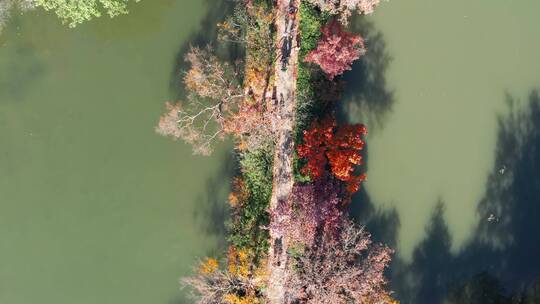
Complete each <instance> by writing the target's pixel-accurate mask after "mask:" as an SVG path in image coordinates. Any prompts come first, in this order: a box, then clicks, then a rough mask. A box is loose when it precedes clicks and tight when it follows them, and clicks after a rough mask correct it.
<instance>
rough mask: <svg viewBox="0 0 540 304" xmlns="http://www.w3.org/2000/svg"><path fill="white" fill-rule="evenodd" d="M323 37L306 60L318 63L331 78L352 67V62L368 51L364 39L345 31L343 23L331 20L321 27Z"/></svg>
mask: <svg viewBox="0 0 540 304" xmlns="http://www.w3.org/2000/svg"><path fill="white" fill-rule="evenodd" d="M321 31H322V37H321V40H319V43H318V44H317V48H316V49H315V50H313V51H311V52H310V53H309V54H308V55H307V56H306V58H305V59H304V60H305V61H306V62H312V63H316V64H318V65H319V66H320V67H321V69H322V70H323V71H324V72H325V73H326V75H327V76H328V78H329V79H330V80H332V79H334V77H336V76H337V75H341V74H343V72H345V71H347V70H350V69H351V64H352V63H353V61H355V60H356V59H358V58H360V57H361V56H362V55H364V54H365V53H366V48H365V45H364V39H363V38H362V37H361V36H360V35H357V34H353V33H349V32H345V31H344V30H343V27H342V26H341V24H340V23H339V22H337V21H335V20H334V21H331V22H329V23H328V24H327V25H325V26H323V27H322V28H321Z"/></svg>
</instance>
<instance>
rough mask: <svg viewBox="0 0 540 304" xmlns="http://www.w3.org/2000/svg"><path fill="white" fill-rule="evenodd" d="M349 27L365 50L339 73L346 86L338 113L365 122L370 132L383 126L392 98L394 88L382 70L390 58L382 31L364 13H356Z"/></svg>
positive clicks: (392, 104)
mask: <svg viewBox="0 0 540 304" xmlns="http://www.w3.org/2000/svg"><path fill="white" fill-rule="evenodd" d="M349 27H350V28H351V30H352V31H353V32H355V33H360V34H361V35H362V37H363V38H364V40H365V44H366V48H367V53H366V55H364V56H363V57H361V58H360V59H359V60H356V61H355V62H354V64H353V66H352V70H351V71H348V72H346V73H345V74H344V75H343V80H344V81H345V82H346V88H345V91H344V92H343V96H342V100H343V101H342V104H341V109H340V112H341V113H340V116H341V117H347V118H349V119H352V120H354V122H362V123H365V124H366V125H367V126H368V127H369V130H370V131H371V132H376V131H378V130H380V129H382V128H383V127H384V124H385V122H386V119H387V118H388V114H389V113H390V112H391V111H392V107H393V106H394V102H395V99H394V92H393V91H392V90H391V89H389V88H388V84H387V81H386V71H387V70H388V67H389V65H390V63H391V61H392V58H391V56H390V54H389V53H388V49H387V46H386V42H385V40H384V35H383V33H382V32H381V31H380V30H378V29H376V27H375V26H374V24H373V23H372V22H370V21H368V20H367V19H366V18H365V17H357V18H353V19H352V20H351V23H350V25H349ZM357 120H358V121H357Z"/></svg>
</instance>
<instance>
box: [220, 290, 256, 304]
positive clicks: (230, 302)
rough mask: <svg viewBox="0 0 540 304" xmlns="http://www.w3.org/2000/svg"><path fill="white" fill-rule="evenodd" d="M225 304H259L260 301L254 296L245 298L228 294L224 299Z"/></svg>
mask: <svg viewBox="0 0 540 304" xmlns="http://www.w3.org/2000/svg"><path fill="white" fill-rule="evenodd" d="M224 300H225V303H227V304H259V303H260V302H259V299H257V298H256V297H254V296H244V297H239V296H237V295H235V294H231V293H229V294H227V295H225V297H224Z"/></svg>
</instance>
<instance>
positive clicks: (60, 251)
mask: <svg viewBox="0 0 540 304" xmlns="http://www.w3.org/2000/svg"><path fill="white" fill-rule="evenodd" d="M216 3H218V4H216ZM222 3H223V1H219V2H214V1H200V0H182V1H173V0H144V1H142V2H141V3H139V4H138V5H134V6H132V7H131V8H130V10H131V12H130V14H129V15H126V16H122V17H119V18H116V19H113V20H109V19H107V18H102V19H98V20H94V21H92V22H90V23H87V24H84V25H81V26H79V27H77V28H76V29H74V30H73V29H68V28H66V27H64V26H61V25H60V24H59V22H58V20H57V19H56V18H55V17H54V16H51V15H50V14H44V13H42V12H32V13H28V14H26V15H24V16H22V17H16V18H14V19H12V21H11V23H10V24H9V26H8V27H7V28H6V29H5V32H4V34H3V35H2V36H1V37H0V143H1V147H2V148H1V150H0V227H1V228H2V229H1V230H0V260H1V261H2V266H1V267H0V303H10V304H27V303H32V302H40V303H44V304H49V303H51V304H52V303H54V304H64V303H66V304H67V303H77V304H86V303H88V304H95V303H103V304H107V303H115V304H116V303H131V304H138V303H140V304H147V303H164V304H165V303H166V304H180V303H190V302H189V301H185V299H184V295H183V293H182V292H181V291H180V290H179V285H178V284H177V281H178V278H179V277H180V276H182V275H186V274H189V273H190V268H191V267H192V265H194V264H195V263H196V261H197V259H198V258H201V257H203V256H206V255H212V254H214V253H216V252H218V251H217V248H218V247H219V246H220V244H221V241H222V231H223V226H222V224H221V223H222V221H223V216H224V214H223V213H224V210H223V205H221V204H222V202H223V201H224V200H225V196H226V192H227V188H228V184H229V175H230V167H229V164H230V161H229V160H230V149H229V148H228V147H226V146H225V145H224V146H222V147H220V148H218V149H217V151H216V152H215V153H214V154H213V156H212V157H209V158H206V157H194V156H192V155H191V150H190V147H188V146H186V145H184V144H181V143H174V142H171V141H169V140H168V139H165V138H160V137H158V136H157V135H155V134H154V132H153V127H154V125H155V124H156V122H157V119H158V116H159V115H160V113H161V112H162V110H163V102H164V101H166V100H173V99H175V98H177V96H181V95H182V93H183V92H182V91H181V89H180V86H179V79H180V77H179V70H180V69H181V68H182V66H183V65H182V55H183V53H184V52H185V50H186V48H187V47H188V46H189V44H190V43H194V44H198V43H199V44H200V43H203V42H205V41H207V40H211V39H212V37H213V35H214V33H213V28H214V27H215V24H216V23H217V22H218V21H219V20H220V19H221V16H222V15H223V14H224V12H225V9H223V4H222ZM209 4H212V5H209ZM539 10H540V2H538V1H534V0H521V1H512V2H510V1H502V0H494V1H487V0H484V1H466V0H458V1H442V0H434V1H427V0H409V1H390V2H385V3H383V5H381V7H380V8H379V10H378V11H377V12H376V13H375V14H374V15H373V16H371V17H369V18H363V19H359V20H356V21H355V22H353V24H352V27H353V28H355V29H357V30H358V31H360V32H361V33H362V34H363V35H364V37H365V38H366V44H367V47H368V55H367V56H366V57H365V58H363V59H362V60H360V61H359V62H357V63H356V64H355V67H354V71H353V72H350V73H348V74H346V75H345V80H346V81H347V82H348V91H347V92H346V94H345V97H344V99H345V100H344V101H343V105H344V113H345V114H346V115H347V116H348V117H349V118H350V119H351V120H352V121H356V122H364V123H366V124H367V125H368V128H369V130H370V136H369V141H368V149H367V152H368V155H367V168H368V181H367V182H366V183H365V186H364V188H363V189H362V191H361V193H359V195H358V196H357V198H356V199H355V202H353V207H354V208H355V213H356V214H357V215H358V217H359V218H360V219H361V220H363V221H365V222H366V223H367V225H368V227H369V229H370V230H371V231H372V232H373V235H374V237H375V238H376V239H377V240H378V241H383V242H386V243H388V244H390V245H392V246H393V247H395V248H396V249H397V253H396V256H395V259H394V263H393V265H392V269H391V270H390V272H389V275H390V277H391V279H392V287H393V289H394V290H396V296H397V298H399V299H400V300H401V301H402V303H412V304H417V303H429V304H433V303H443V302H444V301H445V300H447V298H448V294H449V290H450V287H451V286H453V285H456V284H457V285H459V284H464V283H463V282H469V281H470V280H474V275H476V274H478V273H482V272H486V273H489V275H490V276H493V277H494V278H495V279H496V280H498V281H500V282H501V284H502V285H503V286H504V287H505V288H506V289H507V291H510V290H515V289H516V288H520V287H522V288H523V287H524V286H527V284H529V283H530V282H532V281H533V280H535V279H537V278H538V276H539V274H540V264H539V263H538V262H536V261H534V260H533V259H532V258H533V257H537V256H539V255H540V245H538V244H540V231H539V230H540V229H539V225H538V224H537V222H538V220H537V217H538V216H540V204H539V203H540V202H539V199H538V197H540V178H539V177H538V176H537V172H540V157H539V154H538V151H540V146H539V144H540V135H539V134H538V131H536V130H540V98H538V95H535V93H534V90H535V89H539V88H540V61H538V60H537V56H538V54H540V18H538V17H537V12H538V11H539ZM471 278H472V279H471ZM471 303H482V302H471Z"/></svg>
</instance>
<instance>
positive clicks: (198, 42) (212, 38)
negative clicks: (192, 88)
mask: <svg viewBox="0 0 540 304" xmlns="http://www.w3.org/2000/svg"><path fill="white" fill-rule="evenodd" d="M201 1H203V2H204V3H205V7H207V11H206V15H205V16H204V17H203V18H202V20H201V22H200V26H199V28H198V29H197V31H196V32H194V33H193V34H191V36H190V37H189V38H188V39H186V40H184V41H182V44H181V45H180V47H179V49H178V52H177V53H176V58H175V61H174V64H173V69H172V71H171V76H170V81H169V90H170V91H171V94H172V98H175V100H180V99H182V98H183V97H184V96H185V90H184V85H183V83H182V78H183V77H182V72H183V71H187V70H188V69H189V64H188V63H187V62H186V61H185V56H186V54H187V52H188V51H189V49H190V47H192V46H198V47H205V46H206V45H211V46H212V47H213V48H214V49H215V50H216V53H217V55H218V56H219V57H220V58H222V59H223V60H226V61H229V62H233V61H234V60H235V59H236V58H241V57H242V52H243V50H242V48H241V46H240V45H239V44H234V43H217V40H218V27H217V24H218V23H220V22H223V21H224V20H225V18H226V17H227V16H229V15H231V14H232V13H233V12H234V7H235V3H236V2H235V1H234V0H201Z"/></svg>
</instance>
